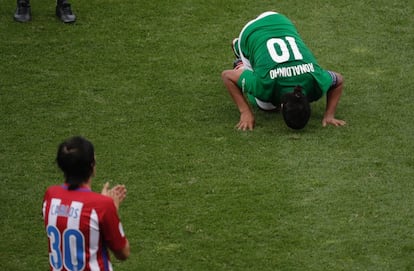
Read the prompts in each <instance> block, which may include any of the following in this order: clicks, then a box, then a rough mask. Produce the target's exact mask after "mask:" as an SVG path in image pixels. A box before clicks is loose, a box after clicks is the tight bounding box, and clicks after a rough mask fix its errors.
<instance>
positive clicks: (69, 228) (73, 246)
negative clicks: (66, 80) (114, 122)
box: [43, 136, 130, 271]
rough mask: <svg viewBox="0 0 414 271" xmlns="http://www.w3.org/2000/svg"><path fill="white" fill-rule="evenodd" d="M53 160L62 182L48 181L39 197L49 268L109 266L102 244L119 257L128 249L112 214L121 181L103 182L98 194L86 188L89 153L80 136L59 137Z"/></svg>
mask: <svg viewBox="0 0 414 271" xmlns="http://www.w3.org/2000/svg"><path fill="white" fill-rule="evenodd" d="M56 161H57V164H58V166H59V168H60V169H61V170H62V171H63V174H64V178H65V182H64V183H63V184H62V185H54V186H50V187H49V188H48V189H47V190H46V193H45V195H44V200H43V218H44V223H45V228H46V234H47V236H48V239H49V264H50V270H68V271H81V270H85V271H87V270H105V271H106V270H109V271H110V270H113V268H112V264H111V261H110V258H109V253H108V249H110V250H111V251H112V252H113V254H114V255H115V257H116V258H118V259H120V260H126V259H127V258H128V256H129V254H130V248H129V242H128V240H127V238H126V236H125V233H124V231H123V228H122V224H121V221H120V219H119V216H118V208H119V205H120V203H121V202H122V201H123V200H124V199H125V197H126V188H125V186H124V185H116V186H114V187H113V188H112V189H110V188H109V184H108V183H106V184H105V185H104V187H103V190H102V193H101V194H99V193H95V192H92V190H91V185H92V177H93V176H94V175H95V165H96V163H95V153H94V147H93V145H92V143H91V142H90V141H88V140H87V139H85V138H83V137H79V136H77V137H72V138H69V139H67V140H66V141H64V142H63V143H61V144H60V145H59V148H58V151H57V157H56Z"/></svg>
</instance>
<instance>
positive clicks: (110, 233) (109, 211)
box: [102, 199, 127, 251]
mask: <svg viewBox="0 0 414 271" xmlns="http://www.w3.org/2000/svg"><path fill="white" fill-rule="evenodd" d="M102 231H103V234H102V236H103V238H104V241H105V243H106V245H107V246H108V247H109V248H110V249H111V250H112V251H116V250H120V249H122V248H124V247H125V245H126V242H127V239H126V236H125V233H124V230H123V228H122V224H121V221H120V219H119V216H118V212H117V210H116V208H115V204H114V203H113V201H112V199H111V200H110V201H108V202H107V204H106V211H105V214H104V217H103V221H102Z"/></svg>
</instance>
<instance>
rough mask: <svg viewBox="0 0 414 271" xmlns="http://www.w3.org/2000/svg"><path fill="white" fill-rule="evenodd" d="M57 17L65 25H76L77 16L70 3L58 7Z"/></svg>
mask: <svg viewBox="0 0 414 271" xmlns="http://www.w3.org/2000/svg"><path fill="white" fill-rule="evenodd" d="M56 16H57V17H58V18H59V19H60V20H61V21H62V22H64V23H74V22H75V21H76V15H75V14H73V12H72V8H71V7H70V4H69V3H62V4H58V5H57V6H56Z"/></svg>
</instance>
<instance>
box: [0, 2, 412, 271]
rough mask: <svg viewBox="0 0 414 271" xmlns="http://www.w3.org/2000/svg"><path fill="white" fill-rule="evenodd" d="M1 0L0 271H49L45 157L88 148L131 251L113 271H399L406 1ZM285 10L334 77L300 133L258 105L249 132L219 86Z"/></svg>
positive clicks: (404, 260) (405, 249)
mask: <svg viewBox="0 0 414 271" xmlns="http://www.w3.org/2000/svg"><path fill="white" fill-rule="evenodd" d="M72 4H73V10H74V12H75V13H76V15H77V17H78V21H77V22H76V24H74V25H64V24H62V23H60V22H59V21H58V20H57V19H56V18H55V17H54V1H51V0H48V1H46V0H44V1H38V0H32V13H33V21H32V22H30V23H27V24H20V23H15V22H13V19H12V15H13V12H14V8H15V1H6V0H0V60H1V63H0V114H1V117H0V138H1V144H0V182H1V189H0V214H1V218H0V234H1V242H0V270H5V271H15V270H19V271H20V270H47V268H48V253H47V239H46V234H45V232H44V228H43V222H42V219H41V207H42V197H43V193H44V191H45V189H46V188H47V187H48V186H49V185H52V184H56V183H60V182H62V175H61V173H60V172H59V171H58V169H57V167H56V165H55V163H54V158H55V152H56V148H57V145H58V144H59V143H60V142H61V141H62V140H63V139H65V138H67V137H69V136H72V135H83V136H85V137H87V138H89V139H90V140H92V141H93V142H94V144H95V148H96V153H97V162H98V164H97V170H98V172H97V176H96V178H95V179H94V183H93V188H94V190H96V191H100V189H101V186H102V185H103V184H104V182H106V181H111V183H112V184H115V183H124V184H125V185H126V186H127V188H128V197H127V199H126V200H125V202H124V203H123V205H122V206H121V210H120V216H121V219H122V221H123V225H124V229H125V231H126V233H127V236H128V238H129V240H130V242H131V247H132V253H131V257H130V259H129V260H128V261H126V262H122V263H121V262H118V261H116V260H115V261H114V268H115V269H116V270H129V271H135V270H188V271H189V270H196V271H198V270H209V271H210V270H269V271H271V270H307V271H308V270H314V271H321V270H373V271H379V270H390V271H395V270H414V183H413V181H414V159H413V151H414V124H413V120H414V113H413V111H414V110H413V109H414V107H413V102H414V72H413V69H414V67H413V63H414V61H413V59H414V46H413V45H414V19H413V18H414V3H413V1H411V0H399V1H396V0H391V1H390V0H387V1H386V0H377V1H370V0H363V1H355V0H350V1H345V2H341V1H321V0H317V1H296V0H292V1H265V0H259V1H244V0H243V1H240V0H239V1H234V0H227V1H221V0H220V1H219V0H212V1H197V0H168V1H160V0H155V1H141V0H125V1H116V0H102V1H97V0H91V1H73V2H72ZM267 10H276V11H279V12H281V13H284V14H286V15H288V16H289V17H290V18H291V19H292V20H293V21H294V22H295V24H296V26H297V28H298V29H299V31H300V33H301V35H302V37H303V38H304V40H305V42H307V44H308V46H309V47H310V48H311V49H312V50H313V52H314V54H315V55H316V57H317V59H318V60H319V63H320V64H321V65H322V66H323V67H324V68H326V69H331V70H335V71H338V72H340V73H342V74H343V75H344V77H345V80H346V81H345V89H344V91H345V92H344V94H343V96H342V99H341V102H340V104H339V107H338V109H337V117H338V118H341V119H344V120H346V121H347V125H346V126H345V127H340V128H335V127H327V128H322V126H321V119H322V115H323V111H324V107H325V100H324V99H322V100H320V101H318V102H316V103H313V104H312V110H313V113H312V117H311V120H310V122H309V124H308V126H307V127H306V129H304V130H303V131H300V132H296V131H292V130H290V129H288V128H287V127H286V126H285V124H284V123H283V120H282V117H281V115H280V114H266V113H263V112H258V111H256V123H257V127H256V129H255V130H254V131H253V132H240V131H237V130H235V129H234V125H235V124H236V123H237V122H238V119H239V114H238V111H237V109H236V107H235V105H234V104H233V102H232V101H231V99H230V97H229V95H228V93H227V91H226V89H225V87H224V85H223V83H222V81H221V78H220V74H221V71H222V70H224V69H228V68H230V67H231V63H232V61H233V55H232V52H231V50H230V42H231V40H232V38H233V37H235V36H237V35H238V33H239V31H240V29H241V27H242V26H243V25H244V24H245V23H246V22H247V21H248V20H250V19H252V18H254V17H255V16H257V15H258V14H259V13H261V12H263V11H267Z"/></svg>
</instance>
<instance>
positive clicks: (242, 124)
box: [221, 69, 255, 131]
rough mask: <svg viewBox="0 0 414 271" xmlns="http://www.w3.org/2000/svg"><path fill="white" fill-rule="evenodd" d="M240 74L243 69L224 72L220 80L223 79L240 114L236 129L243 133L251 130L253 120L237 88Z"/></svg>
mask: <svg viewBox="0 0 414 271" xmlns="http://www.w3.org/2000/svg"><path fill="white" fill-rule="evenodd" d="M242 72H243V69H234V70H225V71H223V72H222V74H221V78H222V79H223V82H224V85H225V86H226V88H227V90H228V92H229V94H230V96H231V98H232V99H233V101H234V103H235V104H236V105H237V108H238V109H239V112H240V121H239V123H238V124H237V125H236V127H237V129H239V130H243V131H245V130H253V128H254V124H255V120H254V115H253V112H252V110H251V109H250V106H249V104H248V102H247V101H246V98H245V97H244V95H243V93H242V91H241V90H240V89H239V87H238V86H237V81H238V80H239V78H240V75H241V74H242Z"/></svg>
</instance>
